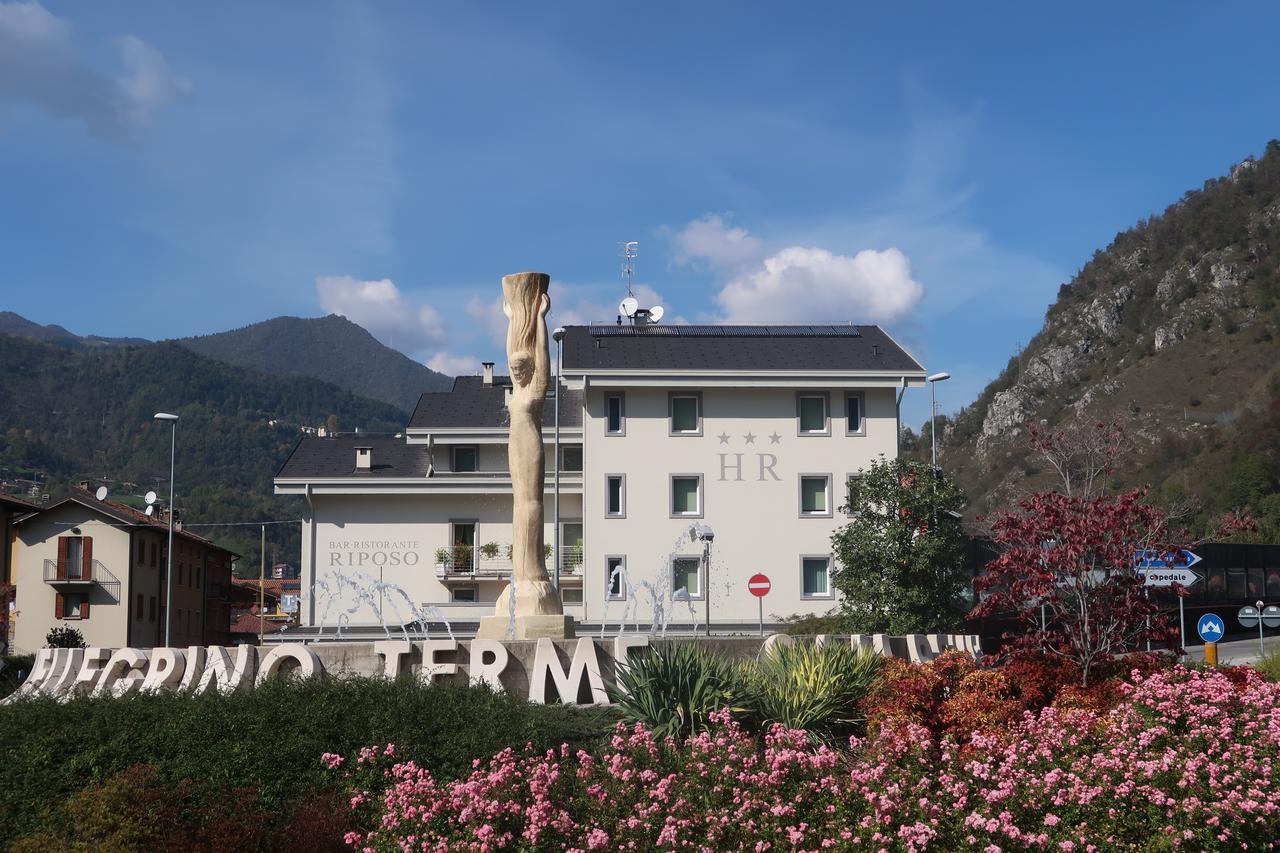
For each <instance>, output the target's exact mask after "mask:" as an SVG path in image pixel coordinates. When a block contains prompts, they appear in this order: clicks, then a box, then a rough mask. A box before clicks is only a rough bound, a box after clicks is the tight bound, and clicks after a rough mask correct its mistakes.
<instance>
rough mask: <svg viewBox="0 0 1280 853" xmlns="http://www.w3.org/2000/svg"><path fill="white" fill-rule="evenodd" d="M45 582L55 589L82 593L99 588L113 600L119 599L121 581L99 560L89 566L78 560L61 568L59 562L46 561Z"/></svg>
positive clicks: (69, 562)
mask: <svg viewBox="0 0 1280 853" xmlns="http://www.w3.org/2000/svg"><path fill="white" fill-rule="evenodd" d="M44 582H45V583H47V584H49V586H51V587H53V588H54V589H61V590H68V591H77V590H78V591H81V592H87V591H88V590H89V589H91V588H93V587H95V586H97V587H100V588H102V589H103V590H105V591H106V593H107V594H108V595H109V596H110V597H111V598H112V599H118V598H119V592H120V579H119V578H117V577H116V576H115V575H114V574H112V573H111V571H110V570H109V569H108V568H107V567H106V566H104V565H102V563H101V562H99V561H98V560H90V561H89V565H88V566H85V565H83V564H82V563H80V562H79V561H78V560H75V561H72V560H68V561H66V562H64V563H63V564H62V565H61V566H60V565H58V561H57V560H45V561H44Z"/></svg>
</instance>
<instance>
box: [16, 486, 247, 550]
mask: <svg viewBox="0 0 1280 853" xmlns="http://www.w3.org/2000/svg"><path fill="white" fill-rule="evenodd" d="M68 503H74V504H78V505H80V506H82V507H85V508H86V509H89V510H92V511H94V512H97V513H100V514H102V515H105V516H107V517H108V518H111V519H114V520H116V521H119V522H121V523H122V524H123V525H126V526H129V527H146V528H150V529H153V530H156V531H157V532H161V533H168V531H169V525H168V522H166V521H163V520H161V519H160V518H159V517H157V516H150V515H147V514H145V513H142V512H139V511H138V510H136V509H134V508H133V507H131V506H126V505H124V504H121V503H116V502H115V501H111V500H103V501H100V500H98V499H97V498H95V497H93V496H91V495H87V494H80V493H72V494H70V495H67V496H66V497H65V498H63V499H62V500H59V501H55V502H54V503H51V504H49V505H48V506H46V507H41V508H39V509H38V510H37V511H35V512H33V513H31V514H30V515H26V516H23V517H22V518H20V519H18V520H17V521H16V522H15V523H16V524H24V523H26V522H27V521H30V520H31V519H33V518H36V517H38V516H39V515H41V514H42V513H45V512H49V511H51V510H54V509H57V508H58V507H60V506H63V505H65V504H68ZM178 518H179V519H181V518H182V514H181V513H179V514H178ZM173 535H174V536H177V537H179V538H182V539H187V540H189V541H191V542H198V543H199V544H201V545H204V546H206V547H208V548H214V549H216V550H218V551H225V552H226V553H228V554H230V555H231V556H233V557H239V556H240V555H239V554H237V553H236V552H234V551H230V550H228V549H226V548H223V547H222V546H221V545H217V544H215V543H214V542H213V540H211V539H206V538H204V537H203V536H201V535H199V534H197V533H192V532H191V531H190V530H186V529H185V528H184V529H182V530H179V529H178V527H177V526H175V527H174V529H173Z"/></svg>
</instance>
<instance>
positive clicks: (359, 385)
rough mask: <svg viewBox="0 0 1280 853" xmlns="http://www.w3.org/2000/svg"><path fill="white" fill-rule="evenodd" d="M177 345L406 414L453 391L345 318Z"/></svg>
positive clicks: (273, 325)
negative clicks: (321, 384)
mask: <svg viewBox="0 0 1280 853" xmlns="http://www.w3.org/2000/svg"><path fill="white" fill-rule="evenodd" d="M174 343H176V344H178V345H179V346H182V347H185V348H187V349H189V350H191V351H193V352H196V353H199V354H200V355H203V356H205V357H207V358H213V359H217V360H218V361H223V362H226V363H227V364H234V365H236V366H237V367H245V368H249V369H251V370H258V371H261V372H264V373H271V374H277V375H302V376H310V377H312V378H315V379H321V380H324V381H326V382H330V383H332V384H334V385H337V386H338V387H339V388H344V389H346V390H348V391H351V392H352V393H355V394H359V395H360V396H363V397H369V398H371V399H374V400H381V401H383V402H385V403H391V404H392V405H394V406H396V407H397V408H399V409H400V410H401V411H403V412H405V413H408V412H412V411H413V408H414V406H415V405H417V403H418V398H419V397H420V396H422V394H424V393H426V392H428V391H446V390H448V389H449V388H451V387H453V380H452V378H450V377H447V376H445V375H443V374H441V373H437V372H436V371H434V370H431V369H430V368H428V367H426V366H425V365H423V364H420V363H418V362H416V361H414V360H413V359H411V358H409V357H408V356H406V355H404V354H403V353H401V352H399V351H398V350H394V349H392V348H390V347H388V346H386V345H385V344H383V343H381V342H380V341H378V340H377V338H375V337H374V336H373V335H371V334H370V333H369V332H368V330H366V329H365V328H363V327H362V326H360V325H358V324H356V323H353V322H352V321H351V320H349V319H347V318H346V317H343V316H342V315H340V314H329V315H327V316H324V317H291V316H282V317H273V318H271V319H269V320H262V321H260V322H257V323H251V324H249V325H247V326H241V327H240V328H237V329H230V330H228V331H225V332H215V333H213V334H209V335H200V336H196V337H189V338H177V339H175V340H174ZM335 355H336V357H335Z"/></svg>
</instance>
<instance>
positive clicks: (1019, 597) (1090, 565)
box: [970, 489, 1249, 687]
mask: <svg viewBox="0 0 1280 853" xmlns="http://www.w3.org/2000/svg"><path fill="white" fill-rule="evenodd" d="M1145 497H1146V489H1133V490H1131V491H1127V492H1123V493H1121V494H1118V495H1094V496H1092V497H1081V496H1071V495H1063V494H1058V493H1056V492H1045V493H1041V494H1037V495H1032V496H1031V497H1030V498H1028V499H1026V500H1024V501H1022V502H1021V503H1020V504H1019V506H1018V509H1017V510H1016V511H1014V512H1008V513H1005V514H1004V515H1002V516H1000V517H999V518H997V519H996V520H995V521H994V522H993V524H992V534H993V538H994V540H995V542H996V544H997V546H998V547H999V548H1000V554H999V556H998V557H996V558H995V559H994V560H992V561H991V562H990V563H988V564H987V566H986V572H985V573H984V574H983V575H982V576H980V577H979V578H978V579H977V581H976V582H975V584H974V585H975V587H976V589H977V590H978V593H979V595H980V596H982V600H981V601H980V602H979V604H978V605H977V607H975V608H974V609H973V612H972V613H970V618H981V617H987V616H993V615H995V614H997V613H1007V612H1010V611H1012V612H1013V613H1015V614H1016V615H1017V618H1018V619H1019V621H1020V622H1021V623H1022V625H1023V627H1024V629H1025V630H1024V633H1023V634H1022V635H1021V636H1019V637H1018V638H1017V639H1016V640H1015V642H1014V644H1013V652H1014V653H1015V654H1016V653H1018V652H1028V651H1034V652H1039V653H1047V654H1050V655H1055V656H1059V657H1063V658H1066V659H1068V660H1071V661H1074V662H1075V663H1076V664H1077V665H1078V666H1079V667H1080V670H1081V673H1082V675H1081V679H1082V683H1083V684H1084V686H1086V687H1087V686H1088V684H1089V671H1090V669H1091V668H1092V667H1093V666H1094V665H1095V664H1098V663H1101V662H1103V661H1106V660H1110V659H1111V658H1113V657H1114V656H1115V655H1117V654H1120V653H1123V652H1127V651H1133V650H1134V649H1136V648H1138V646H1139V644H1140V643H1142V642H1144V641H1145V640H1147V639H1148V638H1150V639H1151V640H1153V641H1155V642H1158V643H1161V644H1163V645H1167V646H1169V647H1170V648H1176V646H1177V634H1176V632H1175V631H1174V630H1173V629H1172V628H1171V626H1170V625H1169V624H1168V622H1167V620H1166V619H1165V618H1164V616H1163V615H1162V614H1161V608H1160V605H1159V604H1158V603H1157V602H1156V601H1154V600H1152V598H1151V597H1150V596H1148V595H1147V594H1146V591H1145V589H1144V588H1143V581H1142V578H1141V577H1140V576H1139V575H1138V573H1137V572H1136V570H1135V564H1134V554H1135V552H1140V551H1142V552H1151V553H1153V554H1156V555H1159V556H1160V558H1161V559H1163V560H1165V561H1166V563H1167V564H1168V565H1175V564H1176V562H1175V561H1176V559H1177V558H1178V556H1179V555H1180V554H1181V552H1182V549H1183V548H1184V547H1187V546H1188V545H1193V544H1195V543H1191V542H1189V541H1188V539H1187V538H1186V537H1185V534H1183V533H1181V532H1175V531H1171V530H1170V529H1169V523H1168V519H1167V517H1166V516H1165V514H1164V513H1163V512H1162V511H1161V510H1160V509H1158V508H1157V507H1154V506H1152V505H1150V504H1148V503H1146V502H1145V501H1144V498H1145ZM1248 524H1249V521H1248V519H1246V518H1242V517H1240V516H1235V515H1233V516H1229V517H1228V518H1227V519H1225V520H1224V522H1223V526H1222V528H1220V530H1219V533H1220V534H1223V535H1225V534H1228V533H1230V532H1232V531H1233V530H1237V529H1241V528H1242V527H1247V526H1248ZM1175 592H1176V593H1177V594H1179V595H1185V594H1186V590H1185V589H1184V588H1181V587H1175Z"/></svg>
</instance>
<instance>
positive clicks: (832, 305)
mask: <svg viewBox="0 0 1280 853" xmlns="http://www.w3.org/2000/svg"><path fill="white" fill-rule="evenodd" d="M671 241H672V243H673V245H674V249H675V257H676V260H677V261H678V262H679V263H681V264H684V265H687V266H698V265H699V264H700V263H705V265H706V266H708V267H710V268H711V269H712V270H714V271H716V272H717V273H718V274H719V276H720V278H721V281H722V282H723V283H722V284H721V286H720V290H719V292H718V293H717V294H716V296H715V301H716V304H717V305H718V306H719V314H720V319H723V320H727V321H730V322H757V323H758V322H768V321H803V320H824V319H830V320H852V321H854V322H860V323H881V322H887V321H892V320H896V319H899V318H901V317H903V316H904V315H905V314H907V312H909V311H911V309H913V308H915V307H916V305H917V304H919V302H920V297H921V296H922V295H923V294H924V287H923V285H921V284H920V282H919V281H917V280H916V279H915V278H914V277H913V275H912V272H911V262H910V261H909V260H908V259H907V256H906V255H905V254H903V253H902V251H901V250H899V249H896V248H889V249H884V250H875V249H863V250H862V251H860V252H858V253H857V254H855V255H841V254H837V253H835V252H831V251H829V250H827V249H822V248H817V247H813V246H801V245H794V246H787V247H786V248H783V249H779V250H777V251H774V252H772V253H771V254H767V250H766V249H765V247H764V243H763V241H761V240H760V239H759V238H757V237H754V236H752V235H751V234H750V233H748V232H747V230H746V229H745V228H741V227H737V226H730V225H729V224H727V223H726V222H725V219H724V217H722V216H718V215H715V214H708V215H706V216H703V217H702V218H700V219H695V220H694V221H692V222H690V223H689V224H687V225H685V226H684V227H683V228H681V229H680V230H678V231H675V232H671ZM766 254H767V256H766Z"/></svg>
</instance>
